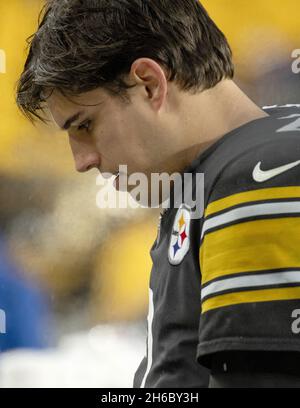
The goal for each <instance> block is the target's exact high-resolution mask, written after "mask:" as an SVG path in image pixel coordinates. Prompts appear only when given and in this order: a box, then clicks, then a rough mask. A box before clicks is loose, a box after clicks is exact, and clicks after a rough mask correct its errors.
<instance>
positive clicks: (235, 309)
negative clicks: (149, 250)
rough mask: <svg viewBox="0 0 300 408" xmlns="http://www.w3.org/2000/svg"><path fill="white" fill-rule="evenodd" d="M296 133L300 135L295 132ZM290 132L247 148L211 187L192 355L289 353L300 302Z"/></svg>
mask: <svg viewBox="0 0 300 408" xmlns="http://www.w3.org/2000/svg"><path fill="white" fill-rule="evenodd" d="M297 137H299V136H298V135H297ZM296 142H297V141H296V140H295V136H294V135H293V136H292V137H286V138H285V140H284V145H283V142H282V138H280V139H279V138H277V139H276V138H275V140H274V143H272V144H270V143H268V144H266V145H263V146H261V147H260V148H259V149H255V150H251V151H248V152H245V153H244V154H243V155H241V156H240V157H239V158H238V159H237V160H235V161H234V162H232V163H231V164H230V165H229V166H227V168H226V169H225V171H224V172H223V173H222V176H221V177H220V179H219V180H218V182H217V183H216V184H215V186H214V190H213V191H212V193H211V196H210V200H209V203H208V205H207V206H206V211H205V217H204V222H203V225H202V231H201V245H200V253H199V256H200V268H201V275H202V288H201V304H202V310H201V318H200V330H199V344H198V349H197V356H198V360H199V362H201V363H202V364H204V365H207V366H209V364H210V363H209V361H210V356H211V355H212V354H213V353H216V352H220V351H233V350H243V351H251V350H257V351H266V350H270V351H282V350H284V351H293V350H298V351H299V349H300V337H299V336H295V334H294V333H293V331H292V329H291V327H292V319H291V316H292V313H293V310H295V309H299V299H300V161H299V158H300V149H299V147H300V143H299V141H298V142H297V143H296Z"/></svg>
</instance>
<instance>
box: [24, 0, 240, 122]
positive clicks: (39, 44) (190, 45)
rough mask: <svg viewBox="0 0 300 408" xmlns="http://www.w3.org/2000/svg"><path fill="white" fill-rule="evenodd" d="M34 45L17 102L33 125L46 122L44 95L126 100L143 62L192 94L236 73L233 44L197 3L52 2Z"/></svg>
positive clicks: (155, 0)
mask: <svg viewBox="0 0 300 408" xmlns="http://www.w3.org/2000/svg"><path fill="white" fill-rule="evenodd" d="M28 44H29V54H28V57H27V60H26V63H25V67H24V71H23V73H22V75H21V78H20V80H19V83H18V88H17V104H18V106H19V108H20V109H21V110H22V111H23V113H24V114H25V115H26V116H28V117H29V118H30V119H32V120H33V119H34V118H39V119H42V120H43V117H42V116H41V113H42V112H43V104H44V102H45V91H50V92H51V91H52V90H53V89H58V90H59V91H61V92H62V93H63V94H65V95H77V94H79V93H81V92H86V91H91V90H93V89H95V88H98V87H103V88H105V89H107V90H109V91H110V92H113V93H114V94H117V95H120V96H121V95H123V96H124V95H126V89H127V88H128V85H127V84H126V81H125V76H126V74H128V73H129V72H130V68H131V65H132V63H133V62H134V61H135V60H136V59H138V58H140V57H148V58H152V59H153V60H155V61H157V62H158V63H160V64H161V65H162V66H163V67H164V68H165V69H166V70H167V72H168V75H169V76H168V79H169V80H170V81H176V82H177V83H178V85H179V86H180V87H181V88H182V89H184V90H186V91H192V92H198V91H203V90H205V89H209V88H212V87H214V86H215V85H216V84H217V83H218V82H220V81H221V80H222V79H224V78H232V77H233V74H234V68H233V64H232V53H231V50H230V47H229V45H228V42H227V40H226V38H225V36H224V35H223V33H222V32H221V31H220V30H219V29H218V27H217V26H216V25H215V23H214V22H213V21H212V20H211V18H210V17H209V16H208V14H207V12H206V10H205V9H204V8H203V6H202V5H201V4H200V2H199V1H198V0H50V1H48V2H47V3H46V5H45V7H44V9H43V11H42V14H41V17H40V23H39V27H38V31H37V32H36V33H35V34H34V35H33V36H31V37H30V38H29V39H28Z"/></svg>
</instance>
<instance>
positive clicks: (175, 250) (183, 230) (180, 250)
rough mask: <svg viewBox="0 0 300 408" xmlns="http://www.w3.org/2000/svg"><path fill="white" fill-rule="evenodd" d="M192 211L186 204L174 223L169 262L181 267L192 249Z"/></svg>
mask: <svg viewBox="0 0 300 408" xmlns="http://www.w3.org/2000/svg"><path fill="white" fill-rule="evenodd" d="M190 224H191V210H190V208H189V207H188V206H186V205H185V204H183V205H181V206H180V208H179V210H178V212H177V214H176V217H175V221H174V225H173V229H172V235H171V240H170V245H169V261H170V263H171V264H172V265H179V264H180V263H181V262H182V260H183V259H184V257H185V256H186V254H187V253H188V251H189V249H190Z"/></svg>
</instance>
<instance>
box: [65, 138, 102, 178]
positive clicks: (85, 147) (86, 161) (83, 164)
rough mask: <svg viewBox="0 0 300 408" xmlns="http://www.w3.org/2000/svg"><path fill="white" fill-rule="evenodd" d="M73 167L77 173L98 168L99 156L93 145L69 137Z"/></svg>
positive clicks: (99, 163)
mask: <svg viewBox="0 0 300 408" xmlns="http://www.w3.org/2000/svg"><path fill="white" fill-rule="evenodd" d="M69 143H70V146H71V150H72V153H73V158H74V162H75V168H76V170H77V171H78V172H79V173H85V172H87V171H89V170H91V169H94V168H100V165H101V156H100V154H99V153H98V152H97V150H96V149H95V147H94V146H93V145H92V144H90V143H89V142H87V141H86V140H80V138H73V137H69Z"/></svg>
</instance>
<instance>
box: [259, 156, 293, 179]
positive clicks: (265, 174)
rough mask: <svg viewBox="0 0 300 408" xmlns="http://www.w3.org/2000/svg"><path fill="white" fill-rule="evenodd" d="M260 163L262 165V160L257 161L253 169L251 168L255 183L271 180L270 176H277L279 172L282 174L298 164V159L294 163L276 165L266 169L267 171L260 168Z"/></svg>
mask: <svg viewBox="0 0 300 408" xmlns="http://www.w3.org/2000/svg"><path fill="white" fill-rule="evenodd" d="M261 165H262V162H259V163H258V164H257V165H256V167H255V169H254V170H253V178H254V181H256V182H257V183H264V182H265V181H268V180H271V179H272V178H274V177H276V176H279V175H280V174H283V173H285V172H287V171H289V170H291V169H293V168H294V167H297V166H299V165H300V160H298V161H296V162H294V163H290V164H286V165H285V166H281V167H277V168H276V169H272V170H267V171H264V170H262V169H261Z"/></svg>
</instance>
